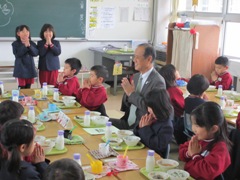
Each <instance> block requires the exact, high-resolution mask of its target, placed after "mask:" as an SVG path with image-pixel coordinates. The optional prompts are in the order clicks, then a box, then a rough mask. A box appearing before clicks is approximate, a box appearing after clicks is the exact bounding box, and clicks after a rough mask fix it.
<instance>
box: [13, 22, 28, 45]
mask: <svg viewBox="0 0 240 180" xmlns="http://www.w3.org/2000/svg"><path fill="white" fill-rule="evenodd" d="M24 28H25V29H27V30H28V31H29V40H31V34H30V28H29V27H28V26H27V25H20V26H17V27H16V30H15V37H16V39H17V40H18V41H21V39H20V37H19V36H18V34H17V33H18V32H21V31H22V30H23V29H24Z"/></svg>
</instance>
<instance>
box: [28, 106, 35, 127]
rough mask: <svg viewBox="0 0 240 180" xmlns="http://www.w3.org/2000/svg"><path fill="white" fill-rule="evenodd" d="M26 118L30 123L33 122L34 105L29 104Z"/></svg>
mask: <svg viewBox="0 0 240 180" xmlns="http://www.w3.org/2000/svg"><path fill="white" fill-rule="evenodd" d="M28 120H29V121H30V122H31V123H35V111H34V106H29V111H28Z"/></svg>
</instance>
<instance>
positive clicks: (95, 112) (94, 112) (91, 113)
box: [90, 111, 101, 116]
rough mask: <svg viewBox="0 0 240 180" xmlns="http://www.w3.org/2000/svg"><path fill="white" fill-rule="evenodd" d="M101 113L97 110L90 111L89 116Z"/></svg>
mask: <svg viewBox="0 0 240 180" xmlns="http://www.w3.org/2000/svg"><path fill="white" fill-rule="evenodd" d="M100 115H101V113H100V112H98V111H90V116H100Z"/></svg>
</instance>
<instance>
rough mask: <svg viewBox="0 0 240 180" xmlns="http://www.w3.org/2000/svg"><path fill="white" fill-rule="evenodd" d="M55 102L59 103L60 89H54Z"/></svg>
mask: <svg viewBox="0 0 240 180" xmlns="http://www.w3.org/2000/svg"><path fill="white" fill-rule="evenodd" d="M53 100H54V101H59V93H58V89H57V88H55V89H54V92H53Z"/></svg>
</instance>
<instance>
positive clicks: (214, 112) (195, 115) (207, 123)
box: [190, 101, 232, 151]
mask: <svg viewBox="0 0 240 180" xmlns="http://www.w3.org/2000/svg"><path fill="white" fill-rule="evenodd" d="M190 117H191V120H192V121H193V120H195V121H196V124H197V125H198V126H200V127H205V128H206V130H207V131H209V130H210V129H211V128H212V127H213V126H214V125H217V126H218V127H219V129H218V131H217V132H216V133H215V134H214V140H213V141H211V142H210V143H209V144H208V145H207V150H208V151H210V150H211V149H212V147H213V146H214V144H215V143H217V142H219V141H225V142H226V144H227V147H228V150H229V151H230V150H231V144H232V143H231V141H230V140H229V139H228V133H227V122H226V119H225V117H224V115H223V111H222V109H221V107H220V106H219V105H218V104H217V103H215V102H211V101H208V102H205V103H203V104H201V105H199V106H198V107H197V108H195V109H194V110H193V111H192V112H191V114H190Z"/></svg>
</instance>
